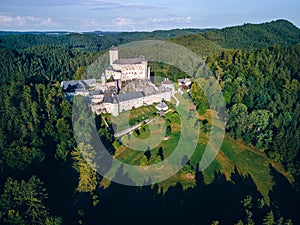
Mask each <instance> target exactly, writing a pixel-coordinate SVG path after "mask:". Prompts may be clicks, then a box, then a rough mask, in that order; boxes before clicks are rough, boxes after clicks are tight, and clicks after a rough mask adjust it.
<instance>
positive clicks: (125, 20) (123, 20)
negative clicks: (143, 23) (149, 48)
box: [113, 17, 134, 27]
mask: <svg viewBox="0 0 300 225" xmlns="http://www.w3.org/2000/svg"><path fill="white" fill-rule="evenodd" d="M113 23H114V25H116V26H119V27H121V26H128V25H134V22H133V20H132V19H129V18H125V17H117V18H116V19H114V20H113Z"/></svg>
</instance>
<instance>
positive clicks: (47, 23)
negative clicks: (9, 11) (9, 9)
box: [0, 14, 59, 28]
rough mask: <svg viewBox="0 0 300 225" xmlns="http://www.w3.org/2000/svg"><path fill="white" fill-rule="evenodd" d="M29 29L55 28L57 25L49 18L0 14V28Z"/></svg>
mask: <svg viewBox="0 0 300 225" xmlns="http://www.w3.org/2000/svg"><path fill="white" fill-rule="evenodd" d="M28 25H29V26H31V27H57V26H59V24H58V23H56V22H54V21H53V20H52V19H51V18H37V17H33V16H9V15H6V14H0V26H2V27H7V28H22V27H25V26H28Z"/></svg>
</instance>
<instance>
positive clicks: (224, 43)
mask: <svg viewBox="0 0 300 225" xmlns="http://www.w3.org/2000/svg"><path fill="white" fill-rule="evenodd" d="M145 39H159V40H167V41H171V42H174V43H176V44H179V45H182V46H185V47H187V48H188V49H190V50H191V51H193V52H195V53H196V54H198V55H200V56H201V57H203V59H204V61H205V64H206V66H207V67H208V68H210V70H211V71H212V72H213V74H214V76H215V78H216V79H217V80H218V82H219V84H220V86H221V88H222V92H223V95H224V98H225V102H226V112H227V114H228V118H227V126H226V132H227V134H228V135H230V136H231V137H232V138H233V139H235V140H237V141H240V142H242V143H244V144H245V145H247V146H249V147H251V148H252V149H254V150H255V151H258V152H261V154H264V155H266V157H268V158H269V159H270V160H271V161H273V162H274V163H278V164H280V165H282V166H283V168H284V169H285V171H286V173H287V174H288V175H290V176H291V177H293V181H292V182H291V183H289V182H288V181H286V180H285V179H284V178H282V175H281V174H279V173H278V172H277V171H276V170H274V169H273V168H272V166H271V165H270V170H271V175H272V176H273V179H274V180H273V181H274V186H273V190H272V191H271V192H270V193H269V196H270V200H271V203H270V204H267V203H266V202H265V201H264V198H263V197H262V196H261V194H260V193H259V192H258V191H257V189H256V188H255V184H254V183H253V180H252V179H251V177H250V176H246V177H244V176H242V175H241V174H240V173H239V171H235V173H234V174H233V175H232V176H233V180H234V181H231V182H230V181H228V180H227V179H226V178H225V177H224V175H223V174H221V173H219V172H217V171H216V173H215V180H214V181H213V183H211V184H209V185H205V184H204V183H203V177H202V174H201V172H197V173H196V180H197V187H196V188H194V189H188V190H187V191H183V190H182V188H181V187H180V185H179V184H178V185H176V186H175V187H172V188H170V190H169V191H168V192H167V193H166V194H165V195H162V194H157V186H154V187H143V188H132V187H120V186H118V185H117V184H111V186H110V187H109V188H107V190H102V189H103V188H102V187H100V185H99V184H100V183H101V182H104V181H103V179H102V177H100V176H99V175H98V174H97V173H96V172H95V171H94V170H93V169H92V168H90V167H89V166H88V165H87V163H86V162H85V160H84V159H83V157H82V156H81V155H80V153H79V150H78V147H77V144H76V142H75V139H74V137H73V130H72V129H73V128H72V104H71V103H70V102H69V101H67V100H66V99H65V98H64V93H63V91H62V88H61V86H60V82H61V81H62V80H71V79H80V78H81V77H82V74H83V73H84V70H85V68H86V67H87V66H88V65H90V64H91V63H93V62H94V61H95V60H96V59H97V58H98V57H99V56H101V55H102V54H103V53H104V52H105V51H107V50H108V48H109V47H110V46H111V45H112V44H115V45H120V44H123V43H128V42H132V41H138V40H145ZM158 71H159V72H158ZM153 73H154V75H155V74H156V73H159V75H160V76H165V77H169V78H170V79H171V80H174V79H176V78H179V77H183V76H184V75H182V74H181V72H180V71H177V70H176V69H175V68H173V67H171V66H168V65H159V64H158V65H156V64H154V67H153ZM299 81H300V29H299V28H297V27H296V26H294V25H293V24H291V23H290V22H288V21H284V20H279V21H272V22H269V23H265V24H259V25H254V24H245V25H243V26H237V27H230V28H224V29H213V30H200V29H199V30H198V29H186V30H172V31H155V32H149V33H147V32H144V33H142V32H141V33H139V32H133V33H110V34H107V35H103V36H99V35H96V34H66V35H59V36H51V35H47V34H9V35H4V36H0V101H1V102H2V104H1V107H0V113H1V116H0V124H1V126H0V171H1V176H0V223H1V224H46V225H50V224H51V225H59V224H120V223H121V222H122V221H123V220H122V219H120V218H121V216H122V218H123V219H124V222H125V223H126V224H127V223H130V224H140V222H141V220H142V219H143V217H142V216H149V217H150V218H152V217H153V218H156V219H153V221H152V220H151V219H149V221H144V223H143V224H166V221H169V218H170V217H171V216H172V215H171V214H173V213H170V212H169V211H168V210H169V209H168V207H166V205H165V204H166V202H169V203H170V205H172V204H174V205H176V204H178V205H180V204H181V203H180V200H179V198H183V199H186V204H187V205H186V206H183V205H180V206H179V207H178V208H174V207H170V208H172V210H175V211H178V212H177V214H178V215H180V214H182V213H191V214H192V215H197V212H198V210H199V211H201V210H202V211H203V212H207V213H204V214H203V224H219V223H220V224H239V225H241V224H266V225H267V224H269V225H272V224H278V225H280V224H282V225H283V224H299V223H300V217H299V215H300V212H299V205H300V186H299V184H300V152H299V149H300V138H299V132H300V127H299V125H300V124H299V123H300V120H299V113H300V101H299V94H300V84H299ZM200 82H204V83H205V82H206V83H207V85H206V86H207V87H208V88H209V87H210V86H209V85H210V80H209V78H208V77H207V78H205V77H204V78H200ZM190 97H191V98H192V100H193V102H194V104H195V105H196V106H197V110H198V112H199V114H200V115H203V114H204V113H205V112H206V110H207V109H208V103H207V99H206V97H205V96H204V95H203V91H202V90H201V88H200V86H199V85H197V82H194V83H193V84H192V87H191V91H190ZM220 116H222V115H220ZM98 119H99V118H98ZM99 120H101V118H100V119H99ZM98 134H99V136H100V137H101V138H102V139H103V140H104V141H105V143H107V145H108V146H109V147H112V145H111V143H112V142H113V141H114V140H113V135H112V134H111V131H110V130H109V129H108V128H107V127H106V126H104V125H103V124H101V125H100V126H99V127H98ZM85 147H86V148H89V146H85ZM280 179H281V181H279V180H280ZM282 180H283V181H282ZM201 188H202V189H201ZM232 190H235V192H234V193H237V194H236V195H234V194H233V193H232V194H229V193H231V191H232ZM281 191H282V192H284V194H282V195H281ZM121 193H126V194H124V195H122V194H121ZM216 193H218V194H216ZM276 193H277V194H276ZM175 195H176V196H180V197H178V199H176V197H174V196H175ZM208 195H209V196H214V197H212V199H210V200H206V199H204V200H203V202H205V204H207V207H208V209H207V208H205V207H204V206H199V209H197V208H195V207H194V204H196V203H195V201H196V200H199V201H200V200H201V199H202V198H205V196H208ZM280 195H281V196H280ZM112 196H114V197H112ZM191 196H197V197H195V198H192V197H191ZM287 196H288V197H287ZM130 197H132V198H136V199H135V200H132V198H130ZM113 198H115V200H113ZM149 199H151V200H149ZM117 201H123V202H122V203H120V205H119V206H118V207H116V209H114V208H113V207H114V206H115V205H116V204H117V205H118V204H119V203H118V202H117ZM130 201H134V202H135V203H136V204H139V203H138V202H139V201H140V202H143V201H145V202H147V201H148V203H145V202H143V203H142V204H141V208H140V209H137V211H138V213H140V217H137V218H138V220H139V221H135V220H134V221H133V220H131V219H130V218H129V217H130V216H131V217H132V216H135V214H129V215H124V214H125V213H122V207H124V208H126V207H127V206H126V203H128V202H130ZM182 201H184V200H182ZM221 202H222V204H221ZM113 203H115V205H114V204H113ZM158 204H159V205H162V206H161V208H159V207H158V208H157V212H156V211H155V212H154V211H153V212H152V211H151V209H150V208H151V207H155V206H157V205H158ZM218 204H220V207H221V206H222V207H224V208H225V209H226V210H225V211H222V209H221V208H219V207H216V205H218ZM106 206H107V207H108V208H106ZM109 207H110V208H109ZM135 207H136V205H135ZM143 207H144V208H143ZM214 207H216V208H217V209H214V210H212V211H209V209H213V208H214ZM224 208H223V209H224ZM108 209H114V210H116V211H115V212H116V213H117V214H118V213H120V217H118V216H116V217H115V218H108V216H107V215H113V212H109V210H108ZM101 210H103V213H102V211H101ZM164 211H166V212H165V215H164V216H163V215H162V214H163V212H164ZM126 212H127V211H126ZM174 214H176V213H174ZM228 215H229V216H228ZM127 216H128V217H127ZM174 218H177V217H176V216H175V217H174ZM180 219H181V218H178V220H174V222H173V224H178V223H180V224H182V223H181V221H180ZM185 219H186V220H184V221H188V223H189V224H193V223H195V222H196V221H197V217H193V216H192V217H191V218H185ZM99 221H100V222H99Z"/></svg>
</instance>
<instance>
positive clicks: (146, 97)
mask: <svg viewBox="0 0 300 225" xmlns="http://www.w3.org/2000/svg"><path fill="white" fill-rule="evenodd" d="M118 55H119V54H118V49H117V48H116V47H115V46H112V47H111V48H110V50H109V58H110V65H109V66H108V67H107V68H106V70H105V72H104V73H103V74H102V76H101V79H99V80H96V79H90V80H80V81H63V82H62V83H61V86H62V88H63V90H64V91H65V92H67V93H72V94H73V95H82V96H84V97H86V99H88V101H89V103H90V106H91V109H92V111H93V112H94V113H96V114H97V115H98V114H101V113H111V114H112V115H113V116H118V115H119V114H120V113H121V112H123V111H127V110H131V109H132V108H133V107H135V108H138V107H141V106H143V105H152V104H153V103H158V102H161V101H162V100H163V99H164V100H166V101H171V96H172V94H173V92H174V84H173V83H172V82H171V81H169V80H167V79H166V80H165V81H164V82H162V83H161V85H160V86H159V87H157V86H156V85H154V84H153V83H152V82H151V81H150V67H149V66H148V62H147V60H146V59H145V58H144V57H140V58H128V59H124V58H123V59H122V58H121V59H119V56H118ZM108 80H109V81H110V82H108ZM72 91H73V92H72Z"/></svg>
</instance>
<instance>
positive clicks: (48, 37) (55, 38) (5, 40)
mask: <svg viewBox="0 0 300 225" xmlns="http://www.w3.org/2000/svg"><path fill="white" fill-rule="evenodd" d="M204 31H207V29H206V30H205V29H204V30H201V29H174V30H169V31H153V32H121V33H118V32H102V31H95V32H87V33H67V32H6V31H0V48H4V47H7V48H11V49H15V50H22V49H25V48H29V47H32V46H34V45H53V46H65V47H67V48H69V49H74V48H75V49H76V48H78V49H83V50H85V51H103V50H107V49H108V48H109V47H111V45H113V44H114V45H121V44H125V43H128V42H133V41H139V40H149V39H156V40H165V39H169V38H172V37H176V36H180V35H185V34H195V33H199V32H204Z"/></svg>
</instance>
